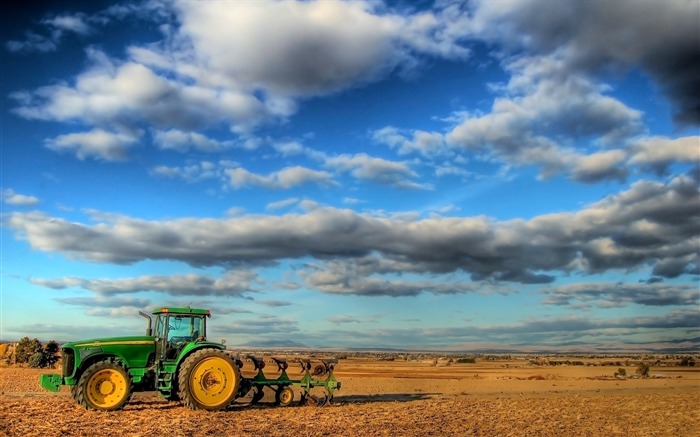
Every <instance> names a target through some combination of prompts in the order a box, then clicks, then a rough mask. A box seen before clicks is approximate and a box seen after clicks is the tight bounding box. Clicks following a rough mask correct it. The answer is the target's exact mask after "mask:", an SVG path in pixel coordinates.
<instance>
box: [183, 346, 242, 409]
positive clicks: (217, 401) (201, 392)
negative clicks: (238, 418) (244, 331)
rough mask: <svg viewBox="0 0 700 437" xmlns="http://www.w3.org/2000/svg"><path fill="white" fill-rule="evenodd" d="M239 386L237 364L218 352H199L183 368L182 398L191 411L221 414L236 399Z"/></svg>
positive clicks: (217, 350)
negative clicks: (218, 412)
mask: <svg viewBox="0 0 700 437" xmlns="http://www.w3.org/2000/svg"><path fill="white" fill-rule="evenodd" d="M239 385H240V376H239V373H238V366H236V362H235V361H234V360H233V358H232V357H231V356H230V355H228V354H226V353H225V352H223V351H221V350H219V349H201V350H198V351H196V352H194V353H193V354H192V355H190V356H188V357H187V358H185V360H184V361H183V362H182V364H181V365H180V371H179V373H178V387H179V388H180V390H179V396H180V399H181V400H182V402H183V403H184V404H185V406H187V407H189V408H192V409H202V410H210V411H216V410H222V409H224V408H226V407H227V406H228V405H229V404H230V403H231V402H233V400H234V399H235V398H236V394H237V393H238V387H239Z"/></svg>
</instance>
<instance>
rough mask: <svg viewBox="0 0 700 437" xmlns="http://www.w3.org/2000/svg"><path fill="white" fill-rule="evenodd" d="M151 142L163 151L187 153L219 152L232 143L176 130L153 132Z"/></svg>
mask: <svg viewBox="0 0 700 437" xmlns="http://www.w3.org/2000/svg"><path fill="white" fill-rule="evenodd" d="M153 142H154V143H155V144H156V145H157V146H158V147H160V148H161V149H163V150H175V151H177V152H181V153H183V152H187V151H188V150H190V148H192V149H195V150H198V151H200V152H221V151H223V150H224V149H226V148H227V147H230V146H231V145H232V144H233V142H232V141H228V142H227V141H218V140H215V139H212V138H208V137H206V136H205V135H202V134H200V133H197V132H184V131H181V130H178V129H170V130H167V131H162V130H156V131H154V132H153Z"/></svg>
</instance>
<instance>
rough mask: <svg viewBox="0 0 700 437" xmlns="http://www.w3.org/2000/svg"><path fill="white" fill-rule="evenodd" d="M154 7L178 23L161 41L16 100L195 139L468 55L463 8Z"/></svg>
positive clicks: (31, 113)
mask: <svg viewBox="0 0 700 437" xmlns="http://www.w3.org/2000/svg"><path fill="white" fill-rule="evenodd" d="M168 8H172V10H171V11H170V12H172V13H173V15H172V16H170V15H169V14H168V11H167V10H165V9H168ZM144 10H145V11H148V12H149V13H151V16H150V18H151V19H153V20H155V21H156V22H158V23H160V24H163V21H164V20H167V19H175V20H176V22H175V23H172V25H168V26H163V27H162V28H161V29H163V35H164V37H163V40H162V41H159V42H157V43H154V44H150V45H148V46H138V45H134V46H131V47H129V48H128V49H127V51H126V52H127V56H126V58H125V59H123V60H118V59H110V58H109V57H108V56H107V55H106V54H104V53H101V52H99V51H98V50H96V49H88V51H87V52H88V55H89V58H90V59H91V60H92V63H93V65H92V66H91V67H89V68H88V69H87V70H85V71H83V72H82V73H80V74H78V75H77V77H76V78H75V80H74V81H73V82H72V83H59V84H55V85H49V86H44V87H40V88H38V89H36V90H34V91H24V92H16V93H13V94H12V97H13V98H14V99H15V100H16V101H17V103H18V105H19V106H18V107H17V108H16V110H15V112H16V113H17V114H19V115H20V116H22V117H25V118H30V119H42V120H57V121H78V122H82V123H85V124H87V125H91V126H94V127H101V128H103V129H104V128H106V127H107V126H113V125H119V126H121V128H120V129H131V130H133V129H143V128H144V127H150V128H155V129H159V130H170V129H177V130H181V131H185V132H188V131H191V130H193V129H195V128H198V127H203V126H210V125H217V124H220V123H225V124H228V125H229V126H230V127H231V129H233V130H234V131H236V132H239V133H241V132H249V131H250V130H251V129H253V128H255V127H256V126H258V125H260V124H261V123H263V122H265V121H270V120H274V119H275V118H286V117H288V116H290V115H291V114H293V113H294V112H296V111H297V99H298V98H305V97H309V96H316V95H327V94H331V93H336V92H338V91H341V90H343V89H346V88H350V87H355V86H359V85H363V84H366V83H368V82H371V81H375V80H378V79H380V78H383V77H386V75H388V74H390V73H391V72H392V71H393V70H394V69H395V68H396V67H401V68H404V69H409V70H410V69H412V68H414V67H415V66H416V65H417V63H418V57H419V56H421V55H424V54H434V55H438V56H441V57H447V58H455V57H464V56H467V54H468V51H467V50H466V49H464V47H463V46H462V42H461V38H462V37H463V33H464V32H462V31H460V29H462V27H461V26H460V23H461V22H463V21H464V20H465V17H466V16H467V14H466V10H464V8H455V7H449V6H448V7H445V8H442V9H436V10H435V11H425V12H421V13H419V14H417V15H410V14H404V15H402V14H399V13H394V12H390V11H388V10H387V9H386V8H382V7H381V6H380V5H379V4H377V3H375V2H369V1H355V2H342V1H335V0H328V1H310V2H292V1H285V2H273V1H267V2H266V1H256V2H233V3H230V2H228V3H221V2H206V3H197V4H194V3H192V2H187V1H178V2H174V3H159V2H147V4H145V5H144ZM131 14H137V15H138V16H139V17H141V18H143V17H144V16H145V14H140V15H139V12H138V11H137V10H136V9H134V8H129V7H121V8H117V7H110V8H108V9H107V10H105V11H103V12H102V13H100V14H96V15H95V16H94V17H82V16H68V15H62V16H57V17H54V18H50V19H47V20H46V21H45V24H47V25H50V26H53V27H55V28H57V29H58V28H60V29H61V31H62V32H65V31H66V30H68V29H70V30H71V31H72V32H79V33H89V31H90V28H89V27H88V24H87V23H88V22H90V23H91V24H93V25H97V24H100V23H102V24H104V23H108V22H109V21H110V20H113V19H114V18H124V17H126V16H129V15H131ZM39 39H41V38H39ZM49 43H51V44H49ZM32 44H33V46H34V47H42V44H43V46H45V47H44V48H43V50H53V49H55V45H56V43H55V42H52V41H35V42H32ZM25 45H26V44H23V43H22V42H11V43H10V44H9V45H8V47H10V48H11V49H12V50H22V48H23V47H24V46H25ZM231 53H235V56H231Z"/></svg>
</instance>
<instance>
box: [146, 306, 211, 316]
mask: <svg viewBox="0 0 700 437" xmlns="http://www.w3.org/2000/svg"><path fill="white" fill-rule="evenodd" d="M163 313H173V314H202V315H206V316H211V313H210V312H209V310H205V309H201V308H190V307H185V308H180V307H161V308H156V309H155V310H153V314H163Z"/></svg>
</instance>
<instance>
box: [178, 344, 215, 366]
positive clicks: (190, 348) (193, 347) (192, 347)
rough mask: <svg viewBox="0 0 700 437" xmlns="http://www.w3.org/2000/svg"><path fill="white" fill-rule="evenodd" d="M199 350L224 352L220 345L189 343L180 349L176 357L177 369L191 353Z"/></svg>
mask: <svg viewBox="0 0 700 437" xmlns="http://www.w3.org/2000/svg"><path fill="white" fill-rule="evenodd" d="M200 349H219V350H225V349H226V347H225V346H224V345H223V344H221V343H213V342H209V341H199V340H198V341H193V342H190V343H187V344H186V345H185V347H183V348H182V350H181V351H180V354H179V355H178V357H177V367H180V364H181V363H182V362H183V361H184V360H185V358H187V357H188V356H190V355H191V354H192V353H193V352H195V351H198V350H200Z"/></svg>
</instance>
